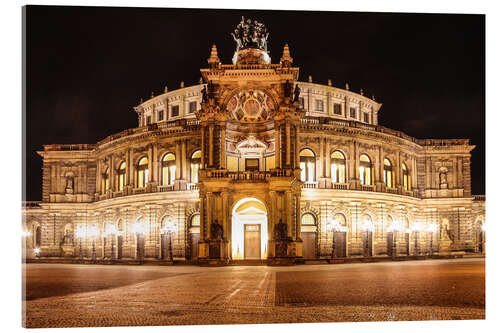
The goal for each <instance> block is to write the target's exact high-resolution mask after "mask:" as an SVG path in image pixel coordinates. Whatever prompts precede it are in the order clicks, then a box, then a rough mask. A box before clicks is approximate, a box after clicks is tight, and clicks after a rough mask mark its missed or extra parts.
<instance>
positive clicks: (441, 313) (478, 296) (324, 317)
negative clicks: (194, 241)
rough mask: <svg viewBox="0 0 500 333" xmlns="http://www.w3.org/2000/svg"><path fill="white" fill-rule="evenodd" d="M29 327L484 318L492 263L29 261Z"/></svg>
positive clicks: (27, 290)
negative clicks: (488, 266) (220, 264)
mask: <svg viewBox="0 0 500 333" xmlns="http://www.w3.org/2000/svg"><path fill="white" fill-rule="evenodd" d="M24 268H25V276H26V281H27V288H26V301H25V302H23V303H24V306H25V310H26V327H70V326H130V325H141V326H144V325H196V324H198V325H201V324H202V325H208V324H236V323H298V322H333V321H387V320H440V319H444V320H446V319H484V317H485V309H484V306H485V279H484V277H485V274H484V259H456V260H426V261H409V262H387V263H371V264H366V263H364V264H346V265H302V266H293V267H267V266H250V267H243V266H231V267H217V268H207V267H197V266H175V267H172V266H166V267H165V266H119V265H116V266H90V265H62V264H28V265H25V266H24Z"/></svg>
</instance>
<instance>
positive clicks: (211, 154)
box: [208, 124, 214, 168]
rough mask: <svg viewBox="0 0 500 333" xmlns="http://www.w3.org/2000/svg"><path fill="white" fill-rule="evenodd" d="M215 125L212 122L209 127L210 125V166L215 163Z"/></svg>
mask: <svg viewBox="0 0 500 333" xmlns="http://www.w3.org/2000/svg"><path fill="white" fill-rule="evenodd" d="M213 138H214V125H213V124H210V125H209V127H208V166H209V167H210V168H211V167H213V165H214V163H213V162H214V161H213V158H214V155H213V153H214V149H213V146H214V140H213Z"/></svg>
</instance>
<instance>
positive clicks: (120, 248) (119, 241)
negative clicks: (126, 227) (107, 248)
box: [116, 235, 123, 259]
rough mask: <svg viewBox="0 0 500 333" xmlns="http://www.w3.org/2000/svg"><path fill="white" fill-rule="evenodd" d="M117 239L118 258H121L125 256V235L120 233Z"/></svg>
mask: <svg viewBox="0 0 500 333" xmlns="http://www.w3.org/2000/svg"><path fill="white" fill-rule="evenodd" d="M116 239H117V248H116V250H117V251H116V258H117V259H121V258H123V236H122V235H119V236H118V237H116Z"/></svg>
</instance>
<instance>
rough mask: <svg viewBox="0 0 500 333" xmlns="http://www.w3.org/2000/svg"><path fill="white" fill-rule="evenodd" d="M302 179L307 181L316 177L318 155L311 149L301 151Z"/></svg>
mask: <svg viewBox="0 0 500 333" xmlns="http://www.w3.org/2000/svg"><path fill="white" fill-rule="evenodd" d="M299 156H300V180H301V181H303V182H306V183H310V182H314V181H315V179H316V155H314V152H313V151H312V150H311V149H302V150H301V151H300V155H299Z"/></svg>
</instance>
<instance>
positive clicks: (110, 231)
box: [105, 224, 118, 236]
mask: <svg viewBox="0 0 500 333" xmlns="http://www.w3.org/2000/svg"><path fill="white" fill-rule="evenodd" d="M117 233H118V230H117V229H116V227H115V225H114V224H108V225H107V226H106V231H105V235H106V236H113V235H116V234H117Z"/></svg>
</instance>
